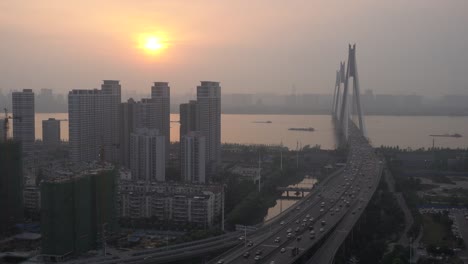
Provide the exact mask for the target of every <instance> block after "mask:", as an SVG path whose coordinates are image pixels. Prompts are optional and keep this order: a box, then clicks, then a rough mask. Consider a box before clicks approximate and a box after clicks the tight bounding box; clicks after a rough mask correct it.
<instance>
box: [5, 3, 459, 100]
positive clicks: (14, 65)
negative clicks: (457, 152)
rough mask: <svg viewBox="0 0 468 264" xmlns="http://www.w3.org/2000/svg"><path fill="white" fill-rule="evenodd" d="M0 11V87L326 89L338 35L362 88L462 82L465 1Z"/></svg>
mask: <svg viewBox="0 0 468 264" xmlns="http://www.w3.org/2000/svg"><path fill="white" fill-rule="evenodd" d="M0 9H1V10H2V14H1V15H0V34H1V36H2V41H1V43H0V57H1V58H2V60H1V61H0V70H1V72H2V78H1V79H0V89H2V90H3V91H4V92H6V91H10V90H20V89H23V88H34V89H40V88H50V89H53V90H54V91H55V92H57V93H66V92H67V91H69V90H71V89H77V88H80V89H89V88H96V87H97V85H98V83H99V82H100V80H102V79H118V80H121V83H122V85H123V89H124V90H135V91H136V92H138V93H144V92H146V91H147V89H148V87H149V86H150V84H151V82H152V81H155V80H161V79H162V80H167V81H169V82H170V83H171V87H172V88H173V91H172V93H173V94H183V93H188V92H189V91H191V90H192V91H193V89H194V87H195V86H196V85H197V83H198V81H199V80H204V79H208V80H217V81H220V82H221V83H222V85H223V92H224V93H244V92H252V91H254V92H258V93H262V92H273V93H290V92H291V91H292V89H293V87H295V90H296V91H297V92H299V93H305V92H310V93H325V92H329V91H330V87H331V86H332V85H333V79H334V70H335V69H336V67H337V62H338V61H340V60H342V59H343V58H344V57H345V54H346V53H345V52H346V50H345V49H343V43H348V42H350V43H357V44H358V56H359V58H358V60H359V63H360V65H361V67H360V73H361V76H362V77H361V84H362V86H363V89H373V90H374V92H375V93H403V94H412V93H416V94H427V95H444V94H466V93H467V92H466V91H467V88H468V81H467V80H466V78H465V75H466V61H468V53H467V52H466V51H465V48H466V47H467V46H468V35H467V34H463V31H464V25H467V24H468V16H466V10H467V9H468V2H467V1H463V0H453V1H436V0H429V1H428V0H417V1H403V0H397V1H372V0H365V1H335V0H334V1H299V0H298V1H292V2H288V3H287V4H286V3H285V2H283V1H271V0H261V1H246V0H241V1H209V0H200V1H182V0H175V1H174V0H172V1H144V0H139V1H124V0H123V1H98V2H96V1H74V2H69V1H67V2H64V1H55V0H44V1H26V2H24V1H2V2H1V3H0ZM145 36H146V37H148V36H154V37H156V38H157V41H159V42H161V43H162V44H161V45H162V49H161V50H160V52H157V54H151V53H149V52H148V51H147V50H144V49H142V48H141V45H142V43H141V38H145ZM149 45H151V44H149ZM153 45H154V43H153ZM158 45H160V44H156V46H158Z"/></svg>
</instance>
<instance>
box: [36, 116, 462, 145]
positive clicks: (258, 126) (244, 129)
mask: <svg viewBox="0 0 468 264" xmlns="http://www.w3.org/2000/svg"><path fill="white" fill-rule="evenodd" d="M50 117H52V118H56V119H67V118H68V114H67V113H37V114H36V138H37V139H42V120H46V119H48V118H50ZM365 119H366V125H367V130H368V134H369V138H370V140H371V142H372V144H373V145H374V146H380V145H388V146H397V145H398V146H400V148H408V147H409V148H412V149H416V148H421V147H426V148H427V147H431V146H432V137H430V136H429V135H430V134H446V133H449V134H453V133H459V134H461V135H463V137H461V138H446V137H437V138H435V145H436V146H437V147H448V148H457V147H460V148H468V117H448V116H366V118H365ZM171 120H173V121H177V120H179V115H178V114H171ZM256 121H271V122H272V123H270V124H265V123H255V122H256ZM291 127H313V128H314V129H315V131H314V132H304V131H290V130H288V128H291ZM61 138H62V140H68V122H67V121H63V122H62V124H61ZM221 138H222V142H223V143H242V144H251V143H255V144H280V143H281V142H282V143H283V144H284V145H285V146H287V147H289V148H290V149H295V148H296V145H297V144H298V142H300V144H302V145H303V146H305V145H311V146H314V145H320V146H321V147H322V149H333V148H335V144H336V142H335V138H334V132H333V124H332V121H331V118H330V116H329V115H227V114H223V115H222V117H221ZM178 140H179V124H178V123H171V141H178Z"/></svg>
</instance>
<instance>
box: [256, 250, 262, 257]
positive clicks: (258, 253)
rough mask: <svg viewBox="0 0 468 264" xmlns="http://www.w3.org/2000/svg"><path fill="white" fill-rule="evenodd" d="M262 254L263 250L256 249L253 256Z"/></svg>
mask: <svg viewBox="0 0 468 264" xmlns="http://www.w3.org/2000/svg"><path fill="white" fill-rule="evenodd" d="M261 254H263V251H262V250H261V249H259V250H257V252H255V256H259V255H261Z"/></svg>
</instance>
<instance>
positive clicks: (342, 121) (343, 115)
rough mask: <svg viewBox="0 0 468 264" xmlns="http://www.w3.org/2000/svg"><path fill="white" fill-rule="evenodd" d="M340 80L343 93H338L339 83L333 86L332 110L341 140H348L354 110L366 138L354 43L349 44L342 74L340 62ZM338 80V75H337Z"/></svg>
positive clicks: (342, 65) (342, 64)
mask: <svg viewBox="0 0 468 264" xmlns="http://www.w3.org/2000/svg"><path fill="white" fill-rule="evenodd" d="M340 73H341V74H339V75H340V78H339V79H340V80H342V81H343V83H344V88H343V94H340V87H339V86H340V85H339V86H335V90H336V92H335V94H336V96H334V100H333V107H334V109H335V111H333V113H334V115H335V116H336V117H335V118H336V119H337V121H338V122H337V123H338V129H339V130H340V132H341V136H342V140H343V141H344V142H347V141H348V133H349V132H348V131H349V127H348V126H349V121H350V119H351V114H352V113H353V112H354V111H355V110H356V111H357V117H358V124H357V125H358V127H359V129H360V130H361V132H362V134H363V135H364V137H366V138H367V130H366V125H365V122H364V113H363V108H362V104H361V93H360V87H359V76H358V69H357V62H356V44H354V45H352V46H351V44H349V49H348V65H347V67H346V74H344V63H340ZM351 77H352V78H353V88H352V92H353V97H352V98H351V96H350V88H349V82H350V78H351ZM337 80H338V75H337ZM340 84H341V83H340Z"/></svg>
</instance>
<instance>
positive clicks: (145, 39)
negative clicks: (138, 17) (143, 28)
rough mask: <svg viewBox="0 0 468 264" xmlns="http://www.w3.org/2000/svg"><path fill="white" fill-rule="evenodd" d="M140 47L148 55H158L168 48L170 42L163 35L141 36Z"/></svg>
mask: <svg viewBox="0 0 468 264" xmlns="http://www.w3.org/2000/svg"><path fill="white" fill-rule="evenodd" d="M138 47H139V48H140V49H142V50H143V51H145V53H147V54H150V55H156V54H160V53H161V52H162V51H163V50H164V49H166V48H167V47H168V41H167V38H166V37H165V36H162V35H154V34H141V35H140V36H139V37H138Z"/></svg>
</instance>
